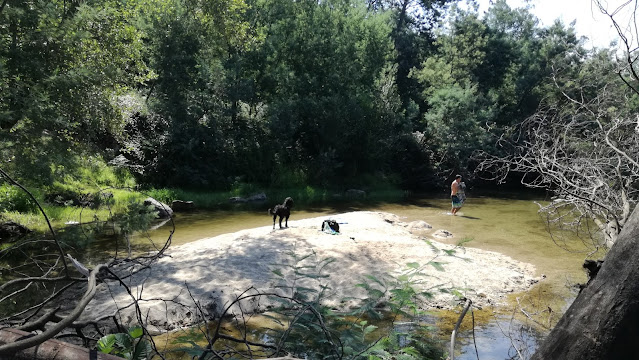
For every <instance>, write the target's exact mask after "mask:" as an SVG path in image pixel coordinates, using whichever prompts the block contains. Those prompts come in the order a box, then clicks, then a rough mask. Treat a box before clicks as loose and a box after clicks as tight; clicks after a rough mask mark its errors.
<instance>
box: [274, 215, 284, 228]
mask: <svg viewBox="0 0 639 360" xmlns="http://www.w3.org/2000/svg"><path fill="white" fill-rule="evenodd" d="M276 218H277V215H276V214H273V229H275V219H276ZM281 222H282V220H280V227H282V224H281Z"/></svg>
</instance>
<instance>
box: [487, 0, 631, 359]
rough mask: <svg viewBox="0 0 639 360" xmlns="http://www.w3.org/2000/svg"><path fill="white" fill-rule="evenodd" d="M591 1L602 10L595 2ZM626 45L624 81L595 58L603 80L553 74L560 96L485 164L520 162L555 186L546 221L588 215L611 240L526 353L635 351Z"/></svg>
mask: <svg viewBox="0 0 639 360" xmlns="http://www.w3.org/2000/svg"><path fill="white" fill-rule="evenodd" d="M594 3H595V4H596V5H597V6H599V7H600V9H602V10H604V11H603V12H604V13H606V12H605V8H604V7H603V6H602V2H600V1H598V0H595V1H594ZM629 4H632V6H634V7H635V8H636V5H637V3H636V1H630V2H626V3H625V5H624V6H628V5H629ZM633 14H634V12H633ZM611 20H612V21H613V24H614V25H615V27H616V28H617V29H618V31H619V32H620V35H621V36H622V38H623V33H622V31H621V29H622V27H621V26H620V25H619V23H618V22H617V21H616V19H615V17H614V16H611ZM633 21H634V18H633ZM635 24H636V22H635ZM632 28H633V29H634V28H635V27H632ZM625 44H626V47H625V50H626V51H627V53H626V56H625V57H624V60H625V61H624V62H623V63H618V65H620V66H619V68H620V69H625V71H623V70H622V71H618V72H617V74H618V75H619V76H622V80H623V81H622V82H621V84H625V86H620V85H619V81H617V83H614V82H610V77H609V76H606V75H609V74H614V72H612V71H610V67H608V69H607V70H608V72H602V71H601V70H602V69H605V68H606V65H607V64H610V63H611V62H603V65H604V66H603V67H602V66H599V67H597V69H598V70H599V71H598V72H597V73H598V74H602V73H603V74H604V76H603V77H602V78H603V79H602V78H598V79H597V78H596V79H594V81H593V79H592V78H590V77H588V76H580V77H578V78H575V79H565V81H561V80H558V81H556V84H557V85H558V88H559V89H560V90H562V93H563V95H564V97H565V99H566V101H565V102H563V103H559V104H556V105H557V106H552V107H548V106H546V107H545V108H543V109H541V110H540V111H539V113H538V114H536V115H535V116H533V117H532V118H530V119H529V120H528V121H527V124H525V125H524V126H523V129H525V131H524V132H521V133H520V134H521V135H522V137H521V140H523V142H521V144H524V143H526V147H527V148H526V149H525V150H524V148H523V147H522V148H519V149H520V150H523V151H518V150H516V151H515V155H514V156H513V157H511V158H510V161H505V162H501V160H504V159H503V158H502V159H501V160H498V161H497V162H494V161H493V160H495V159H494V158H493V159H490V160H489V161H488V162H485V163H484V165H488V166H489V167H490V166H492V165H495V164H499V163H500V162H501V165H505V166H498V169H500V170H501V171H502V172H501V173H500V174H501V175H504V173H505V172H508V171H510V170H513V169H519V170H521V173H520V174H523V176H522V182H523V183H524V184H527V185H528V186H539V187H545V188H548V189H549V190H551V191H553V192H554V194H555V199H554V201H553V202H552V203H551V204H550V205H548V206H547V207H545V208H543V209H542V211H543V212H545V213H547V214H553V215H554V214H557V215H559V216H551V217H549V220H551V221H552V222H554V223H556V224H569V225H571V226H574V225H576V226H579V227H582V228H583V227H584V226H588V225H590V224H592V223H595V224H597V226H596V228H597V230H599V232H598V233H599V234H601V233H603V238H605V239H606V240H607V242H606V243H607V244H608V245H611V248H610V251H609V252H608V253H607V254H606V256H605V258H604V261H603V263H602V264H601V268H600V269H599V271H598V273H597V274H596V276H595V278H594V279H591V280H590V281H589V283H588V284H587V285H586V287H585V288H584V289H583V290H582V291H581V292H580V293H579V295H577V298H576V299H575V301H574V302H573V303H572V304H571V305H570V307H569V308H568V310H567V311H566V312H565V313H564V314H563V316H562V317H561V319H560V320H559V322H558V323H557V325H556V326H555V327H554V328H553V329H552V331H551V332H550V334H548V335H547V336H546V338H545V339H544V341H543V342H542V343H541V344H540V346H539V348H538V349H537V351H536V352H535V354H534V355H533V357H532V359H604V358H605V359H630V358H636V357H637V356H636V353H637V352H636V349H635V347H634V341H635V340H637V339H638V336H637V322H638V321H639V316H638V314H639V302H637V299H636V294H637V292H638V291H639V289H638V288H637V284H638V283H639V272H638V271H637V269H638V266H637V264H636V261H635V257H633V255H632V254H634V253H635V252H636V251H637V250H638V249H637V247H638V246H639V208H637V206H636V205H637V198H638V196H639V194H638V193H637V191H638V186H637V183H638V180H639V177H637V175H639V163H638V162H637V159H638V158H639V131H638V130H637V129H638V128H637V112H638V108H637V94H636V92H635V91H634V90H633V89H632V86H629V85H632V83H635V82H636V81H638V80H639V78H637V76H636V73H635V71H634V69H635V66H636V65H635V62H634V60H633V59H634V55H633V52H634V49H633V48H632V47H630V46H627V45H628V43H625ZM601 54H605V55H608V54H609V53H607V52H603V53H599V55H600V56H601ZM604 59H606V60H607V59H609V57H608V56H605V57H604ZM601 60H602V59H601V58H599V59H598V58H596V57H595V58H594V59H593V60H592V62H591V63H590V64H587V65H591V66H592V65H602V62H601ZM613 64H614V63H613ZM587 68H588V67H587V66H586V67H585V69H584V70H585V71H587V72H588V73H591V70H592V69H587ZM626 76H627V77H626ZM602 80H603V81H602ZM531 125H532V126H531ZM522 155H523V156H522ZM480 169H481V168H480ZM484 169H485V168H484ZM502 178H503V177H502ZM560 209H566V210H565V211H563V212H560V211H559V210H560ZM599 244H601V241H599V242H595V245H599Z"/></svg>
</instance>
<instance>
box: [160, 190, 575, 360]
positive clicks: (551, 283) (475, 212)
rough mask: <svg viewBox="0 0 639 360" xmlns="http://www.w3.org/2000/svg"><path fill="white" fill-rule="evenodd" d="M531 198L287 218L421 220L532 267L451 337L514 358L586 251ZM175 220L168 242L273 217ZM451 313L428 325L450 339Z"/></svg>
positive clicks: (546, 321) (547, 320)
mask: <svg viewBox="0 0 639 360" xmlns="http://www.w3.org/2000/svg"><path fill="white" fill-rule="evenodd" d="M535 201H541V202H543V201H544V199H536V200H533V199H521V198H519V199H517V198H496V197H473V196H472V194H471V196H470V197H469V198H468V199H467V201H466V203H465V205H464V207H463V208H462V210H461V211H460V212H459V213H458V216H451V215H450V214H449V211H450V203H449V200H448V198H446V197H445V196H441V197H421V198H418V199H413V200H411V201H409V202H405V203H401V204H397V203H392V204H390V203H389V204H385V203H379V204H375V205H365V206H364V205H362V206H361V207H359V206H349V207H320V208H312V209H296V208H294V209H293V211H292V214H291V217H290V219H289V222H291V223H293V224H294V222H295V221H296V220H300V219H306V218H313V217H323V216H329V215H336V214H339V213H343V212H348V211H357V210H368V211H385V212H390V213H393V214H396V215H398V216H400V217H401V218H402V220H403V221H405V222H410V221H414V220H423V221H426V222H427V223H429V224H431V225H432V226H433V231H434V230H438V229H445V230H448V231H450V232H451V233H453V234H454V237H453V238H452V239H449V240H444V242H448V243H458V242H459V241H460V240H461V239H469V240H470V241H469V242H467V243H465V245H464V246H467V247H475V248H480V249H484V250H490V251H495V252H499V253H502V254H505V255H508V256H510V257H511V258H513V259H515V260H519V261H522V262H527V263H531V264H533V265H534V266H535V268H536V276H539V277H543V279H542V280H541V281H540V282H539V283H538V284H537V285H535V286H534V287H533V288H532V289H531V290H530V291H528V292H526V293H523V294H513V295H512V297H511V299H510V300H511V301H510V303H511V305H510V306H509V307H507V308H501V309H483V310H479V309H475V310H474V313H473V315H475V317H476V321H475V326H474V331H473V327H472V319H471V316H470V313H469V315H468V316H466V318H465V320H464V323H463V326H462V329H463V330H462V331H461V332H460V334H459V335H458V338H457V346H456V356H455V358H456V359H462V360H463V359H476V358H477V354H476V353H478V354H479V359H481V360H491V359H499V360H502V359H511V358H517V357H518V356H519V355H518V353H517V352H519V353H521V355H522V356H530V355H531V354H532V352H533V351H534V349H535V348H536V344H537V342H538V340H539V338H540V337H542V336H543V335H544V334H545V333H546V332H547V328H548V327H549V326H552V325H554V324H555V323H556V321H557V320H558V319H559V317H560V315H561V313H563V311H565V309H566V308H567V306H568V305H569V302H570V301H571V300H572V299H573V298H574V296H575V294H576V290H575V287H574V285H575V284H576V283H579V282H584V281H585V274H584V272H583V270H582V269H581V264H582V263H583V260H584V258H585V256H586V251H587V250H586V249H585V248H584V247H583V245H582V243H581V242H580V241H578V240H576V239H571V240H569V241H568V242H567V243H562V247H567V248H569V249H570V250H571V251H567V250H564V249H563V248H562V247H560V246H558V245H557V244H556V243H555V242H554V241H553V240H552V239H551V237H550V235H549V234H548V232H547V230H546V227H545V224H544V222H543V221H542V219H541V218H540V216H539V215H538V214H537V210H538V209H539V206H538V205H537V204H536V203H535ZM265 207H268V205H265ZM174 224H175V233H174V235H173V240H172V244H173V246H175V245H180V244H184V243H188V242H191V241H195V240H199V239H203V238H209V237H214V236H216V235H220V234H224V233H230V232H235V231H239V230H243V229H249V228H254V227H261V226H270V225H272V217H271V216H269V215H268V214H267V213H266V211H265V210H264V211H245V210H244V211H197V212H193V213H179V214H176V216H175V218H174ZM319 225H320V224H318V227H319ZM172 229H173V224H172V223H167V224H165V225H163V226H162V227H160V228H158V229H157V230H154V231H153V232H151V234H150V235H151V237H152V238H153V239H162V238H163V237H166V236H168V234H169V232H170V231H171V230H172ZM522 310H523V311H522ZM524 312H526V314H524ZM458 313H459V311H457V312H447V313H446V312H442V313H441V314H440V315H437V316H435V320H432V319H431V321H435V322H436V323H435V324H433V325H435V326H437V327H438V328H439V329H440V333H441V336H442V338H445V337H446V336H448V337H449V336H450V330H451V329H452V327H453V326H454V323H455V321H456V320H457V317H458ZM424 321H429V320H428V319H424ZM473 335H474V337H473Z"/></svg>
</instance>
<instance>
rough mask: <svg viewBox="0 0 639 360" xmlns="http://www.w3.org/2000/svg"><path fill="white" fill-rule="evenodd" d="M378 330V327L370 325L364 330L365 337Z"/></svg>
mask: <svg viewBox="0 0 639 360" xmlns="http://www.w3.org/2000/svg"><path fill="white" fill-rule="evenodd" d="M376 329H377V326H375V325H368V326H367V327H365V328H364V335H368V334H370V333H372V332H373V331H375V330H376Z"/></svg>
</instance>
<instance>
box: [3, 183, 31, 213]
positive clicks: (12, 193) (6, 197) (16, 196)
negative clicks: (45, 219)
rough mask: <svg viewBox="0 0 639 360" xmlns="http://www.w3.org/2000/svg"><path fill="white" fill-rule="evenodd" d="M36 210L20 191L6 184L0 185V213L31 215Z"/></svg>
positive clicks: (28, 198)
mask: <svg viewBox="0 0 639 360" xmlns="http://www.w3.org/2000/svg"><path fill="white" fill-rule="evenodd" d="M37 210H38V208H37V205H36V204H35V203H34V202H33V200H32V199H31V197H30V196H29V195H28V194H27V193H25V192H24V191H22V189H19V188H18V187H17V186H13V185H10V184H7V183H0V213H3V212H10V211H17V212H22V213H33V212H35V211H37Z"/></svg>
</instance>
